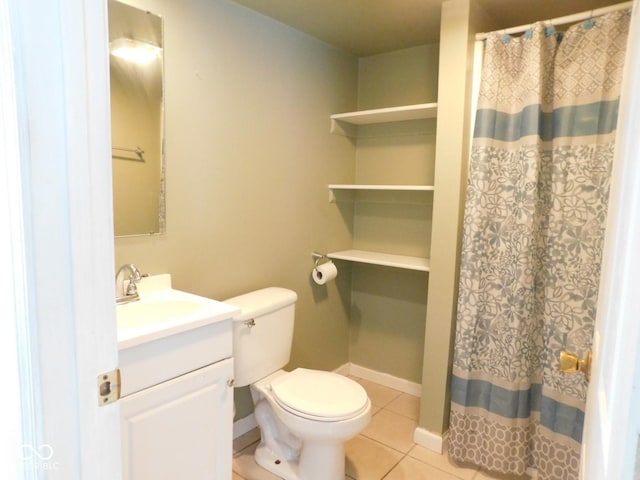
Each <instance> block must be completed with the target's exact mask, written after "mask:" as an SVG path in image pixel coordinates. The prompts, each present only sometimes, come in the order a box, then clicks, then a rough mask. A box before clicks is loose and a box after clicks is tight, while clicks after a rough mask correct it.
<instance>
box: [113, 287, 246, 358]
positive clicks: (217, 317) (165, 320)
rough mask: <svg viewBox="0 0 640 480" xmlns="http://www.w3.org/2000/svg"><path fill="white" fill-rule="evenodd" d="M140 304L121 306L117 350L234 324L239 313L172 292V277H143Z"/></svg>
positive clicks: (118, 311) (195, 296) (184, 293)
mask: <svg viewBox="0 0 640 480" xmlns="http://www.w3.org/2000/svg"><path fill="white" fill-rule="evenodd" d="M137 287H138V294H139V295H140V300H138V301H134V302H131V303H126V304H122V305H118V306H117V307H116V314H117V321H118V349H120V350H123V349H127V348H131V347H134V346H137V345H140V344H143V343H146V342H150V341H153V340H158V339H161V338H165V337H169V336H172V335H176V334H179V333H182V332H185V331H188V330H193V329H196V328H200V327H204V326H206V325H210V324H213V323H217V322H222V321H225V320H229V321H230V320H231V318H233V316H234V315H236V314H237V313H239V311H240V309H239V308H237V307H234V306H232V305H227V304H226V303H223V302H219V301H216V300H211V299H209V298H205V297H201V296H198V295H194V294H191V293H187V292H183V291H181V290H174V289H173V288H171V275H170V274H161V275H153V276H149V277H144V278H143V279H142V280H141V281H140V282H139V283H138V285H137Z"/></svg>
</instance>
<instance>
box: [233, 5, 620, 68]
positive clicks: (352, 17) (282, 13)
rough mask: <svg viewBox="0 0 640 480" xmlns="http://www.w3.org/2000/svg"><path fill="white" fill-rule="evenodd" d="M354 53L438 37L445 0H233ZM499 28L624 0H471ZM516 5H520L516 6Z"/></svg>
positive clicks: (374, 51) (369, 52) (380, 50)
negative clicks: (482, 9) (442, 6)
mask: <svg viewBox="0 0 640 480" xmlns="http://www.w3.org/2000/svg"><path fill="white" fill-rule="evenodd" d="M234 1H235V2H236V3H239V4H241V5H244V6H246V7H249V8H250V9H252V10H255V11H257V12H260V13H262V14H264V15H267V16H269V17H272V18H274V19H276V20H278V21H280V22H282V23H285V24H287V25H289V26H291V27H293V28H295V29H297V30H300V31H303V32H305V33H307V34H309V35H311V36H314V37H316V38H319V39H320V40H322V41H324V42H326V43H329V44H331V45H335V46H336V47H338V48H340V49H342V50H345V51H347V52H351V53H352V54H354V55H356V56H368V55H375V54H379V53H384V52H390V51H393V50H400V49H402V48H409V47H414V46H416V45H424V44H429V43H436V42H438V39H439V36H440V11H441V4H442V2H443V0H234ZM470 1H471V2H477V3H478V4H479V5H480V6H481V7H482V8H484V10H485V11H486V12H487V14H488V15H489V16H490V17H491V18H493V19H494V20H495V21H496V29H500V28H507V27H514V26H519V25H525V24H528V23H533V22H535V21H538V20H547V19H549V18H554V17H559V16H564V15H569V14H572V13H578V12H583V11H586V10H592V9H595V8H600V7H603V6H607V5H613V4H616V3H622V2H621V0H470ZM516 5H517V6H516Z"/></svg>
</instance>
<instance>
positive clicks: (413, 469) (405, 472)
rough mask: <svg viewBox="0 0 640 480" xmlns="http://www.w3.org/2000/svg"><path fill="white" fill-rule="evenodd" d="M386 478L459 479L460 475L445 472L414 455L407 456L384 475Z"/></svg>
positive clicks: (392, 479)
mask: <svg viewBox="0 0 640 480" xmlns="http://www.w3.org/2000/svg"><path fill="white" fill-rule="evenodd" d="M384 480H459V477H456V476H454V475H451V474H450V473H447V472H443V471H442V470H439V469H437V468H436V467H433V466H431V465H428V464H426V463H422V462H421V461H419V460H416V459H415V458H412V457H405V458H403V459H402V461H401V462H400V463H399V464H398V465H396V467H394V469H393V470H391V473H389V475H387V476H386V477H384Z"/></svg>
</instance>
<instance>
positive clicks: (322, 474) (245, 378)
mask: <svg viewBox="0 0 640 480" xmlns="http://www.w3.org/2000/svg"><path fill="white" fill-rule="evenodd" d="M297 298H298V296H297V295H296V293H295V292H293V291H291V290H287V289H284V288H277V287H270V288H264V289H262V290H257V291H254V292H250V293H247V294H244V295H240V296H238V297H233V298H230V299H228V300H225V303H228V304H230V305H234V306H237V307H239V308H240V309H241V311H240V313H239V314H238V315H237V316H236V317H234V319H233V359H234V378H235V386H236V387H242V386H245V385H250V389H251V395H252V397H253V402H254V415H255V418H256V421H257V423H258V426H259V427H260V433H261V441H260V445H259V446H258V448H257V449H256V452H255V459H256V462H257V463H258V465H260V466H261V467H263V468H264V469H266V470H268V471H270V472H271V473H273V474H274V475H277V476H279V477H281V478H284V479H285V480H344V475H345V469H344V464H345V457H344V444H345V442H346V441H347V440H349V439H351V438H353V437H355V436H356V435H358V433H360V432H361V431H362V430H363V429H364V428H365V427H366V426H367V425H368V423H369V421H370V420H371V402H370V400H369V397H368V396H367V393H366V391H365V390H364V388H362V386H361V385H359V384H358V383H357V382H354V381H353V380H351V379H350V378H347V377H345V376H343V375H339V374H337V373H333V372H324V371H319V370H310V369H306V368H297V369H295V370H293V371H291V372H286V371H284V370H282V368H283V367H284V366H285V365H286V364H287V363H288V362H289V358H290V355H291V341H292V339H293V323H294V316H295V302H296V300H297Z"/></svg>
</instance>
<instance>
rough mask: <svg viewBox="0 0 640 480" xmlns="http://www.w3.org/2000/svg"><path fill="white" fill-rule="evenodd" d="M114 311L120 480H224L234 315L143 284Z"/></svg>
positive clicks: (164, 278)
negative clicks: (135, 297)
mask: <svg viewBox="0 0 640 480" xmlns="http://www.w3.org/2000/svg"><path fill="white" fill-rule="evenodd" d="M138 291H139V294H140V300H139V301H136V302H132V303H128V304H125V305H118V307H117V314H118V348H119V355H120V376H121V394H120V395H121V399H120V410H121V436H122V455H123V478H124V479H125V480H148V479H154V480H160V479H167V480H169V479H176V478H188V479H190V480H197V479H211V478H216V479H220V480H222V479H229V480H230V479H231V462H232V437H233V434H232V428H233V359H232V324H231V319H232V317H233V316H234V315H235V314H236V313H237V312H238V309H237V308H235V307H232V306H230V305H226V304H224V303H221V302H216V301H214V300H209V299H206V298H203V297H199V296H197V295H191V294H189V293H186V292H182V291H178V290H173V289H172V288H171V277H170V275H156V276H153V277H148V278H144V279H143V280H142V281H141V282H140V284H139V285H138Z"/></svg>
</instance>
